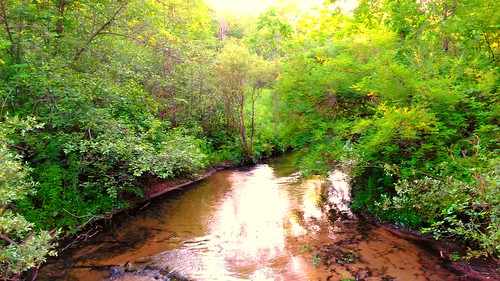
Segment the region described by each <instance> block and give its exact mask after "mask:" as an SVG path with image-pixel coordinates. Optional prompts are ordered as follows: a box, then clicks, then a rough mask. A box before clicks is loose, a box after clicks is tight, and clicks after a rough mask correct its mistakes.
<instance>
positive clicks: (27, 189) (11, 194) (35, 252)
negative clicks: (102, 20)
mask: <svg viewBox="0 0 500 281" xmlns="http://www.w3.org/2000/svg"><path fill="white" fill-rule="evenodd" d="M37 127H40V125H38V124H36V123H35V122H34V120H33V119H31V120H26V121H20V120H19V119H17V118H13V119H8V120H7V121H4V122H2V123H0V161H1V162H2V163H3V164H2V166H1V168H0V275H1V276H2V279H4V280H10V279H17V278H19V277H20V276H21V274H22V273H23V272H24V271H26V270H28V269H30V268H34V267H37V266H39V265H40V264H41V263H42V262H44V261H45V258H46V256H47V255H55V254H56V252H55V251H54V250H53V249H54V246H55V245H54V243H53V239H54V237H55V236H54V234H53V233H49V232H47V231H39V232H34V224H33V223H30V222H28V221H27V220H26V219H25V218H24V217H23V216H21V215H20V214H18V213H17V212H16V211H15V207H16V206H15V204H14V202H15V201H16V200H21V199H23V198H24V197H25V196H26V195H28V194H32V193H33V188H34V187H35V186H36V184H35V183H34V182H32V181H31V180H30V179H29V177H28V173H29V169H28V168H27V167H26V166H25V165H23V163H22V162H21V161H20V157H19V155H17V154H16V153H15V152H13V151H11V150H10V148H9V146H10V145H11V144H12V141H11V140H9V139H8V137H9V135H12V134H14V133H16V132H18V131H20V132H21V133H25V132H26V131H27V130H29V129H32V128H37Z"/></svg>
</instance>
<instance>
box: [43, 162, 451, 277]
mask: <svg viewBox="0 0 500 281" xmlns="http://www.w3.org/2000/svg"><path fill="white" fill-rule="evenodd" d="M330 177H331V181H332V182H333V183H334V185H336V187H337V188H333V189H331V190H330V196H333V197H335V198H330V199H329V200H328V202H329V204H330V205H332V206H334V207H336V208H338V211H339V212H350V210H349V209H348V205H347V204H348V202H347V200H348V196H349V191H348V186H345V185H342V184H343V180H345V179H343V178H342V175H341V174H332V175H330ZM323 184H324V181H322V180H321V179H319V178H310V179H305V180H304V179H301V178H300V177H299V174H298V173H297V169H296V168H295V167H293V166H292V165H288V164H287V163H286V162H277V163H270V164H262V165H257V166H253V167H249V168H246V169H241V170H228V171H222V172H219V173H217V174H215V175H213V176H211V177H209V178H207V179H206V180H203V181H201V182H200V183H197V184H195V185H192V186H191V187H189V188H186V189H185V190H184V191H183V192H179V193H172V194H167V195H166V196H164V197H162V198H158V199H157V200H154V202H152V203H151V204H150V205H149V206H148V207H147V208H145V209H143V210H141V211H139V212H138V213H136V214H135V215H133V216H131V217H130V218H128V219H127V220H126V221H123V222H122V223H121V224H120V225H116V226H114V228H113V229H108V231H109V232H108V233H106V234H103V235H100V236H98V237H97V238H96V240H94V241H93V242H92V243H91V244H89V245H87V246H85V247H83V248H81V249H75V250H74V251H73V252H71V253H69V252H68V253H63V256H62V257H61V258H59V259H58V260H54V261H52V262H51V263H49V264H48V265H47V266H45V268H44V269H43V270H42V272H41V274H40V278H39V280H103V279H106V278H107V280H153V279H162V280H169V279H168V278H169V277H168V276H169V274H171V273H172V272H174V273H175V274H176V275H177V276H182V277H185V278H188V279H190V280H191V279H192V280H224V281H226V280H340V279H343V278H353V279H356V278H358V277H359V276H376V277H377V278H378V277H380V278H382V277H384V278H385V277H387V276H385V275H387V274H389V275H390V274H393V275H392V276H394V275H396V276H397V275H401V276H406V277H407V276H413V277H414V280H426V279H428V277H429V276H432V274H433V273H435V272H429V273H427V272H425V270H424V269H423V267H422V266H421V265H420V260H422V259H423V258H424V256H423V255H422V252H421V251H420V250H419V249H418V248H416V247H415V246H414V245H411V244H410V243H408V242H407V241H400V240H398V238H396V237H393V236H390V234H389V233H387V232H385V231H383V230H381V229H377V228H375V227H373V229H370V228H366V227H362V225H360V224H359V221H357V220H349V221H347V222H337V223H335V224H332V223H330V222H329V221H328V219H327V218H326V216H325V215H324V212H323V211H322V208H323V204H322V202H321V201H320V197H321V196H320V194H321V190H322V185H323ZM344 184H345V182H344ZM349 216H351V218H352V214H351V213H349ZM407 253H411V258H410V259H406V260H408V262H405V261H403V260H402V259H404V258H405V255H407ZM351 263H352V264H351ZM354 263H356V265H354ZM167 272H169V273H168V274H167ZM110 274H111V275H110ZM363 274H364V275H363ZM444 276H445V277H442V278H441V277H440V278H437V277H435V276H433V278H434V279H433V280H447V279H446V278H447V277H448V275H444ZM148 278H149V279H148ZM380 278H379V279H373V280H381V279H380ZM358 279H359V278H358ZM387 280H390V279H387ZM395 280H398V279H395ZM401 280H405V279H401Z"/></svg>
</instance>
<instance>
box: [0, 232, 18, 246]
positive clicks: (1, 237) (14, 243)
mask: <svg viewBox="0 0 500 281" xmlns="http://www.w3.org/2000/svg"><path fill="white" fill-rule="evenodd" d="M0 239H2V240H4V241H7V242H9V244H12V245H16V246H17V244H16V242H14V241H13V240H12V239H10V238H9V237H7V236H5V235H3V234H0Z"/></svg>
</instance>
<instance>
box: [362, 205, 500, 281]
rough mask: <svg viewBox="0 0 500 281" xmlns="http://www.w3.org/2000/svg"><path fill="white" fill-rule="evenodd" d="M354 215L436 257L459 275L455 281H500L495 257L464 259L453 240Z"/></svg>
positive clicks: (443, 265)
mask: <svg viewBox="0 0 500 281" xmlns="http://www.w3.org/2000/svg"><path fill="white" fill-rule="evenodd" d="M356 215H357V216H358V217H359V218H361V219H363V220H364V221H366V225H367V226H369V225H376V226H377V227H379V228H381V229H384V230H385V231H387V232H389V233H391V234H392V235H394V236H395V237H399V238H402V239H405V240H407V241H408V242H410V243H412V244H414V245H416V246H418V247H419V248H420V249H422V250H424V251H425V252H426V253H428V255H430V256H433V257H435V260H436V261H437V262H438V264H439V265H440V266H442V267H443V268H446V269H447V270H449V271H450V272H453V273H455V274H456V275H458V276H459V279H456V280H470V281H490V280H500V262H499V260H497V259H495V258H494V257H481V258H464V257H465V256H466V255H467V249H466V248H465V247H463V246H461V245H459V244H458V243H457V242H455V241H452V240H445V239H440V240H436V239H434V238H433V237H432V236H431V235H429V234H422V233H420V232H419V231H416V230H410V229H406V228H402V227H397V226H395V225H392V224H389V223H381V222H380V221H377V220H376V219H375V218H373V217H372V216H371V215H370V214H368V213H366V212H362V211H358V212H356Z"/></svg>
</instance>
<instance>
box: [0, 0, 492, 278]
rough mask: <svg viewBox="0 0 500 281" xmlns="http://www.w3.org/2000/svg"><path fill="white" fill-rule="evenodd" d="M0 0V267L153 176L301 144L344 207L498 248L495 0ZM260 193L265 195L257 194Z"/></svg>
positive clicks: (15, 267) (40, 248)
mask: <svg viewBox="0 0 500 281" xmlns="http://www.w3.org/2000/svg"><path fill="white" fill-rule="evenodd" d="M293 3H294V2H293V1H290V2H287V1H282V2H281V4H280V5H277V6H276V7H273V8H270V9H268V10H267V11H264V12H263V13H261V14H259V15H258V16H255V17H253V16H241V15H239V16H231V15H223V16H221V15H217V14H216V13H215V12H214V11H213V10H212V9H211V8H209V7H208V6H207V5H206V4H205V3H204V2H203V1H201V0H190V1H183V0H96V1H80V0H33V1H27V0H0V22H1V26H2V27H1V28H0V79H1V81H2V82H1V84H0V163H2V165H1V166H0V276H2V278H4V280H15V279H18V278H20V277H21V276H22V274H23V272H24V271H26V270H29V269H32V270H33V269H36V268H37V267H39V266H40V264H41V263H42V262H43V261H44V260H45V258H46V256H47V255H53V254H56V251H55V249H56V248H55V243H56V241H57V239H61V238H64V237H68V236H71V235H74V234H75V233H78V232H79V231H80V230H81V229H82V228H83V227H85V226H86V225H87V224H89V223H90V222H92V221H93V220H95V219H99V218H102V217H104V216H105V215H106V214H108V213H110V212H111V211H113V210H116V209H122V208H128V207H130V202H133V200H134V199H137V198H138V197H141V196H142V195H143V194H145V193H147V192H148V188H149V186H150V183H151V182H153V181H155V180H157V179H158V178H160V179H164V180H168V179H172V178H188V177H196V174H197V172H199V171H202V170H204V169H207V168H209V167H213V166H217V165H220V164H221V163H225V162H231V163H250V162H256V161H258V160H259V159H262V158H266V157H270V156H272V155H275V154H279V153H283V152H285V151H287V150H297V151H301V153H302V155H303V157H301V160H300V161H301V162H300V164H301V166H302V167H303V170H304V171H305V172H306V174H307V173H311V174H312V173H314V174H323V175H326V173H327V172H328V171H329V170H331V169H341V170H343V171H344V172H346V173H348V174H349V175H350V176H351V178H352V184H353V187H354V190H353V195H354V201H353V203H352V207H353V208H354V209H355V210H363V211H366V212H369V213H370V214H372V215H373V216H374V217H376V218H377V219H379V220H382V221H389V222H392V223H395V224H396V225H398V226H404V227H408V228H415V229H420V230H422V231H424V232H429V233H432V234H433V235H434V236H435V237H436V238H453V239H456V240H457V241H461V243H463V244H464V245H465V246H467V247H468V249H469V250H468V256H469V257H474V256H490V257H493V258H496V259H498V257H499V253H500V204H499V201H500V188H499V182H498V173H499V157H498V152H499V147H498V138H499V127H498V125H499V124H498V123H499V113H500V112H499V111H500V109H499V101H498V93H497V91H498V87H499V84H500V78H499V77H500V76H499V56H500V34H499V27H500V2H499V1H496V0H469V1H459V0H433V1H430V0H422V1H416V0H399V1H395V0H361V1H359V5H358V7H357V8H356V9H354V10H353V11H351V12H350V13H347V14H346V13H343V12H342V11H341V10H340V9H338V8H336V6H335V5H334V4H335V3H334V1H326V2H325V3H324V4H323V5H322V6H320V7H319V8H318V9H314V10H309V11H308V12H304V11H303V10H301V9H299V8H298V6H297V5H294V4H293ZM262 196H265V194H262Z"/></svg>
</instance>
